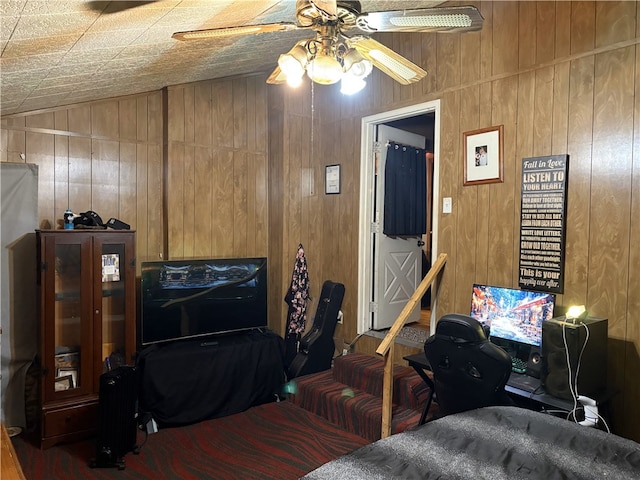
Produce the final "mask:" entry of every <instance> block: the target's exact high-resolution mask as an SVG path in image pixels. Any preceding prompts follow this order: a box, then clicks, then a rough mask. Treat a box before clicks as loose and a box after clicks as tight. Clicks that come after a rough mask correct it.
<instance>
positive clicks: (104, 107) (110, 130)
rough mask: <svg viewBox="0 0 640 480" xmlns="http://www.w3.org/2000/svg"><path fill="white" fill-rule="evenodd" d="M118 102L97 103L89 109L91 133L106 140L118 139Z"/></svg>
mask: <svg viewBox="0 0 640 480" xmlns="http://www.w3.org/2000/svg"><path fill="white" fill-rule="evenodd" d="M118 118H119V113H118V102H114V101H110V102H98V103H96V104H94V105H93V106H92V107H91V133H92V134H93V135H99V136H101V137H107V138H118V136H119V128H118Z"/></svg>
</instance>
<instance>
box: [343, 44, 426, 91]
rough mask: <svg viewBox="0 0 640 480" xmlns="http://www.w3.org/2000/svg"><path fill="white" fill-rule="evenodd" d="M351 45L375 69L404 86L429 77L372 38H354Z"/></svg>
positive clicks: (416, 66) (420, 69) (413, 64)
mask: <svg viewBox="0 0 640 480" xmlns="http://www.w3.org/2000/svg"><path fill="white" fill-rule="evenodd" d="M349 43H350V44H351V46H352V47H353V48H355V49H356V50H357V51H358V52H360V54H361V55H362V56H363V57H365V58H366V59H368V60H369V61H371V63H373V66H374V67H376V68H379V69H380V70H382V71H383V72H384V73H386V74H387V75H389V76H390V77H391V78H393V79H394V80H395V81H397V82H399V83H401V84H403V85H410V84H412V83H415V82H417V81H419V80H421V79H423V78H424V77H425V76H426V75H427V72H426V71H424V70H423V69H422V68H420V67H419V66H418V65H416V64H415V63H413V62H410V61H409V60H407V59H406V58H404V57H403V56H402V55H399V54H397V53H396V52H394V51H393V50H391V49H390V48H388V47H385V46H384V45H383V44H381V43H380V42H378V41H376V40H373V39H372V38H367V37H354V38H352V39H351V40H350V42H349Z"/></svg>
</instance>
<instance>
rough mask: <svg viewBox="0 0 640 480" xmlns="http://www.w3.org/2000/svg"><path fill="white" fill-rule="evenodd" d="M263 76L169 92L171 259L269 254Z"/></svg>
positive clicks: (180, 88)
mask: <svg viewBox="0 0 640 480" xmlns="http://www.w3.org/2000/svg"><path fill="white" fill-rule="evenodd" d="M266 89H267V85H266V84H265V79H264V77H263V76H259V77H246V78H242V79H235V80H227V81H217V82H203V83H199V84H193V85H184V86H178V87H171V88H169V90H168V167H167V197H166V198H167V209H168V218H167V226H168V255H169V257H170V258H195V257H199V258H203V257H204V258H208V257H213V256H215V257H252V256H267V240H268V235H267V233H268V212H269V211H268V208H267V207H268V202H267V194H268V180H269V175H268V169H267V149H268V148H267V147H268V144H269V138H268V122H267V95H266Z"/></svg>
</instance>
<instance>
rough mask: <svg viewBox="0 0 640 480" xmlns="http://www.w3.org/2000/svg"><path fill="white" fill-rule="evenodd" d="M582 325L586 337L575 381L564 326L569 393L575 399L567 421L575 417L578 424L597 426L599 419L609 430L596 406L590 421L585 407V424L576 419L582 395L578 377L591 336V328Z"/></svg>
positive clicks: (581, 323)
mask: <svg viewBox="0 0 640 480" xmlns="http://www.w3.org/2000/svg"><path fill="white" fill-rule="evenodd" d="M580 325H581V326H583V327H584V329H585V332H586V335H585V339H584V343H583V344H582V348H581V349H580V354H579V355H578V363H577V365H576V375H575V380H572V372H571V360H570V356H569V348H568V346H567V337H566V331H565V328H566V324H565V323H563V324H562V341H563V343H564V351H565V356H566V360H567V368H568V370H569V391H570V392H571V397H572V398H573V409H572V410H571V411H570V412H569V413H567V420H569V418H570V417H573V421H574V422H576V423H580V424H581V425H586V426H596V425H597V419H598V418H599V419H602V421H603V423H604V424H605V426H606V428H607V430H608V429H609V426H608V425H607V424H606V422H604V419H603V418H602V416H601V415H600V414H599V413H598V407H597V405H595V412H594V411H593V410H590V411H589V412H588V414H589V420H587V408H586V407H584V405H583V406H582V408H583V410H584V412H585V420H583V422H579V421H578V420H577V419H576V412H577V411H578V400H579V397H580V395H578V376H579V375H580V365H581V364H582V355H583V353H584V351H585V349H586V348H587V343H588V342H589V334H590V332H589V327H588V326H587V324H586V323H584V322H580ZM582 398H585V399H586V398H587V397H582ZM589 400H590V399H589ZM593 419H595V423H592V422H593Z"/></svg>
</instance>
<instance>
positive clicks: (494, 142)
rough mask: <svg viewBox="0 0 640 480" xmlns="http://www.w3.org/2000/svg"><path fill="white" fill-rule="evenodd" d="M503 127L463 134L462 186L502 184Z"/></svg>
mask: <svg viewBox="0 0 640 480" xmlns="http://www.w3.org/2000/svg"><path fill="white" fill-rule="evenodd" d="M503 130H504V126H503V125H499V126H497V127H487V128H481V129H480V130H473V131H471V132H465V133H463V142H462V143H463V151H464V185H465V186H469V185H482V184H485V183H502V182H503V181H504V173H503V172H504V166H503V158H502V155H503V142H502V134H503Z"/></svg>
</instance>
